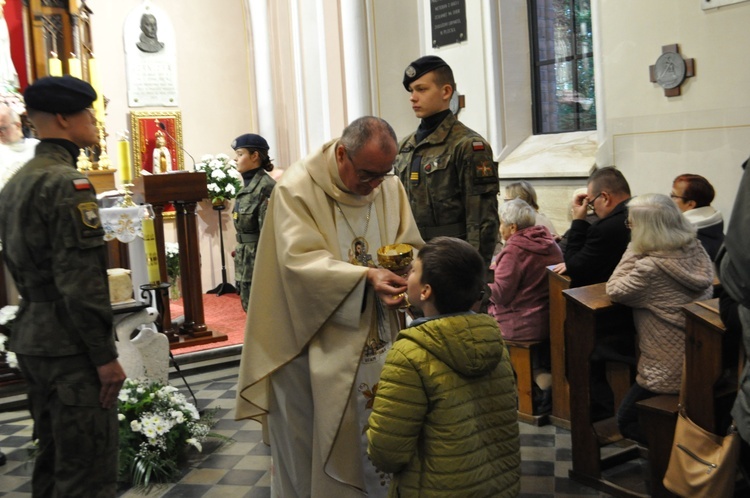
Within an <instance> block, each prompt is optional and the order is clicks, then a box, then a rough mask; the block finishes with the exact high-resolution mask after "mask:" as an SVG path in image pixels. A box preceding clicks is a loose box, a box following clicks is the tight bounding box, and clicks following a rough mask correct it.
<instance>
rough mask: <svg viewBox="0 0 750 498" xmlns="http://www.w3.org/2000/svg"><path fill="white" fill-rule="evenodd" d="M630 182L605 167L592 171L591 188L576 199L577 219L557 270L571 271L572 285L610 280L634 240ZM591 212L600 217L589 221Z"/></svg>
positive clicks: (574, 214) (573, 208) (589, 182)
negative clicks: (629, 207) (630, 224)
mask: <svg viewBox="0 0 750 498" xmlns="http://www.w3.org/2000/svg"><path fill="white" fill-rule="evenodd" d="M629 200H630V186H629V185H628V182H627V180H625V177H624V176H623V175H622V173H621V172H620V171H619V170H617V169H615V168H613V167H606V168H601V169H598V170H596V171H594V173H592V174H591V176H590V177H589V180H588V185H587V191H586V193H585V194H579V195H578V196H577V197H576V198H575V199H574V200H573V206H572V213H573V223H572V224H571V225H570V231H569V232H568V242H567V245H566V246H565V253H564V256H565V262H564V263H561V264H559V265H557V266H556V267H555V271H556V272H557V273H567V274H568V275H569V276H570V279H571V287H582V286H584V285H591V284H597V283H599V282H606V281H607V280H608V279H609V276H610V275H612V272H613V271H614V269H615V267H616V266H617V263H619V262H620V258H622V255H623V253H624V252H625V249H626V248H627V246H628V242H630V230H628V228H627V227H626V226H625V222H626V221H627V219H628V210H627V204H628V201H629ZM588 212H592V213H595V214H596V215H597V216H598V217H599V221H597V222H595V223H589V222H588V221H586V214H587V213H588Z"/></svg>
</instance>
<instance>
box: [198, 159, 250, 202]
mask: <svg viewBox="0 0 750 498" xmlns="http://www.w3.org/2000/svg"><path fill="white" fill-rule="evenodd" d="M195 170H196V171H203V172H205V173H206V182H207V183H208V195H209V197H210V198H211V202H212V203H213V204H214V205H216V204H221V203H223V202H224V201H227V200H230V199H234V198H235V197H237V193H238V192H239V191H240V189H241V188H242V175H241V174H240V172H239V171H237V163H236V162H235V161H234V160H233V159H229V156H227V155H226V154H217V155H215V156H212V155H205V156H203V157H201V162H199V163H198V164H196V165H195Z"/></svg>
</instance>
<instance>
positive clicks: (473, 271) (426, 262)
mask: <svg viewBox="0 0 750 498" xmlns="http://www.w3.org/2000/svg"><path fill="white" fill-rule="evenodd" d="M417 258H418V259H419V260H420V261H421V262H422V279H421V282H420V283H422V284H429V285H430V287H432V295H433V296H434V299H435V307H436V308H437V309H438V311H439V312H440V313H441V314H448V313H459V312H462V311H469V310H470V309H471V307H472V306H474V304H475V303H476V302H477V301H479V299H480V298H481V293H482V291H483V290H484V275H485V268H484V260H483V259H482V256H481V255H480V254H479V252H478V251H477V250H476V249H474V247H472V245H471V244H469V243H468V242H466V241H463V240H461V239H455V238H453V237H435V238H434V239H432V240H430V241H429V242H428V243H427V244H425V246H424V247H423V248H422V249H420V251H419V253H418V254H417Z"/></svg>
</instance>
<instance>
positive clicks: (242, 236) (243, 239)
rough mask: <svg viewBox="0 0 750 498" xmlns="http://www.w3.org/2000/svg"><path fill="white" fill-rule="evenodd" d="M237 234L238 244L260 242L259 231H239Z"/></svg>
mask: <svg viewBox="0 0 750 498" xmlns="http://www.w3.org/2000/svg"><path fill="white" fill-rule="evenodd" d="M236 235H237V243H238V244H248V243H250V242H258V238H259V237H260V234H259V233H238V234H236Z"/></svg>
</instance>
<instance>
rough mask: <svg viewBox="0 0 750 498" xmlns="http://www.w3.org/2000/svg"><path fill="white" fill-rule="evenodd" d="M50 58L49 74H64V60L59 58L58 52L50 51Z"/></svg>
mask: <svg viewBox="0 0 750 498" xmlns="http://www.w3.org/2000/svg"><path fill="white" fill-rule="evenodd" d="M49 55H50V58H49V60H48V61H47V63H48V65H49V75H50V76H62V75H63V72H62V61H61V60H60V59H58V58H57V54H56V53H55V52H50V53H49Z"/></svg>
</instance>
